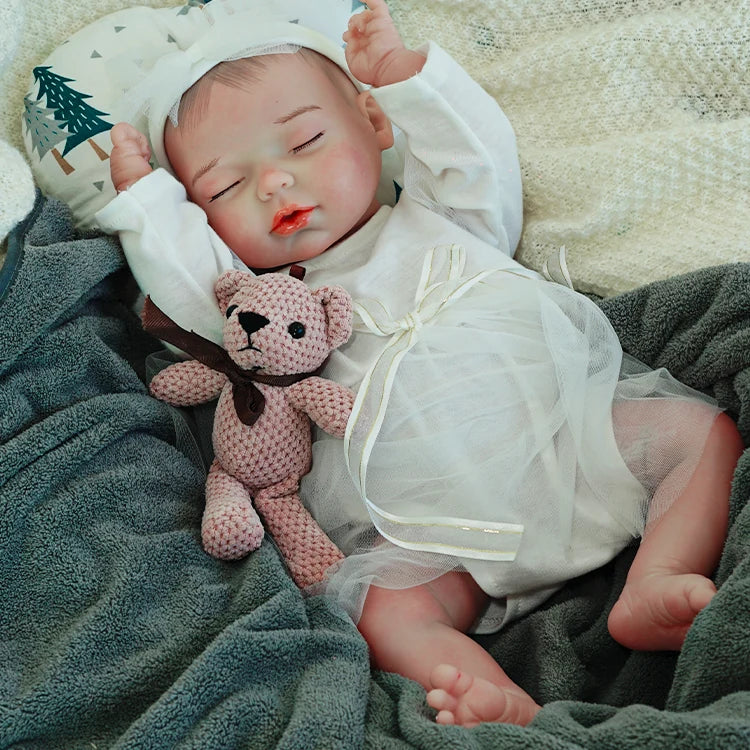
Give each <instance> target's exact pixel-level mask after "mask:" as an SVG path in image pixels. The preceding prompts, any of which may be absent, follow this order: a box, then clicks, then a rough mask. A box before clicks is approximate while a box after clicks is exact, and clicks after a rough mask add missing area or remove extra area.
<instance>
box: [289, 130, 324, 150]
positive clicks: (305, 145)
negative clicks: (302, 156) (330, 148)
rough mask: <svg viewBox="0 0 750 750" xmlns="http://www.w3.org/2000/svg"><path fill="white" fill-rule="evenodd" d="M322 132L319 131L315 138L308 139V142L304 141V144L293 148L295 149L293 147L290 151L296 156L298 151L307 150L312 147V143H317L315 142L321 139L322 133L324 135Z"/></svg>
mask: <svg viewBox="0 0 750 750" xmlns="http://www.w3.org/2000/svg"><path fill="white" fill-rule="evenodd" d="M324 132H325V131H321V132H320V133H318V134H317V135H316V136H314V137H313V138H310V140H309V141H305V142H304V143H303V144H301V145H300V146H295V147H294V148H293V149H292V153H294V154H298V153H299V152H300V151H302V150H303V149H306V148H307V147H308V146H312V145H313V143H315V141H317V140H318V139H319V138H322V137H323V133H324Z"/></svg>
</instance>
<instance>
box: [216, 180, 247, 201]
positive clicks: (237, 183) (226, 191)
mask: <svg viewBox="0 0 750 750" xmlns="http://www.w3.org/2000/svg"><path fill="white" fill-rule="evenodd" d="M241 182H242V180H237V182H233V183H232V184H231V185H229V187H225V188H224V189H223V190H220V191H219V192H218V193H216V195H212V196H211V197H210V198H209V199H208V202H209V203H211V201H215V200H216V199H217V198H221V196H222V195H224V193H228V192H229V191H230V190H231V189H232V188H233V187H237V185H239V184H240V183H241Z"/></svg>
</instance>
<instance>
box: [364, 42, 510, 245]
mask: <svg viewBox="0 0 750 750" xmlns="http://www.w3.org/2000/svg"><path fill="white" fill-rule="evenodd" d="M423 51H426V54H427V61H426V62H425V65H424V68H423V69H422V71H421V72H420V73H419V74H417V75H415V76H413V77H411V78H409V79H407V80H405V81H401V82H399V83H395V84H391V85H389V86H383V87H382V88H379V89H373V90H372V93H373V96H374V97H375V99H376V100H377V101H378V103H379V104H380V105H381V107H382V108H383V110H384V111H385V112H386V114H387V115H388V117H389V118H390V119H391V120H392V122H393V123H394V124H395V125H396V126H397V127H398V128H399V130H401V132H402V135H403V136H405V137H406V148H407V159H406V163H405V168H404V181H405V185H404V189H405V190H407V192H408V193H409V194H410V195H411V196H412V197H413V198H415V199H416V200H418V201H419V202H421V203H423V204H426V205H427V206H428V207H429V208H431V209H432V210H435V211H437V212H439V213H442V214H443V215H445V216H446V217H447V218H449V219H451V220H452V221H455V222H456V223H457V224H459V225H462V226H464V227H465V228H466V229H468V230H469V231H470V232H472V234H474V235H475V236H477V237H479V238H480V239H482V240H484V241H485V242H488V243H489V244H491V245H494V246H496V247H499V248H501V249H502V250H504V251H505V252H508V253H509V254H510V255H512V254H513V253H514V252H515V249H516V245H517V244H518V240H519V238H520V236H521V223H522V196H521V175H520V167H519V163H518V154H517V151H516V138H515V134H514V133H513V129H512V127H511V125H510V123H509V122H508V119H507V118H506V116H505V115H504V114H503V111H502V110H501V109H500V107H499V106H498V104H497V102H496V101H495V100H494V99H493V98H492V97H491V96H490V95H489V94H488V93H487V92H486V91H484V89H482V87H481V86H480V85H479V84H478V83H476V81H474V80H473V79H472V78H471V76H469V75H468V74H467V73H466V72H465V71H464V70H463V69H462V68H461V66H460V65H458V64H457V63H456V62H455V61H454V60H453V59H452V58H451V57H450V56H449V55H448V54H447V53H446V52H445V51H443V50H442V49H441V48H440V47H438V46H437V45H436V44H433V43H430V44H429V45H427V47H426V48H425V50H423Z"/></svg>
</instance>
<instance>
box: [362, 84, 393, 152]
mask: <svg viewBox="0 0 750 750" xmlns="http://www.w3.org/2000/svg"><path fill="white" fill-rule="evenodd" d="M357 106H358V107H359V111H360V112H361V113H362V114H363V115H364V116H365V117H366V118H367V119H368V120H369V121H370V124H371V125H372V127H373V129H374V130H375V140H376V141H377V144H378V146H379V147H380V150H381V151H385V150H386V149H387V148H390V147H391V146H392V145H393V127H392V126H391V121H390V120H389V119H388V117H387V116H386V114H385V112H383V110H382V109H381V108H380V105H379V104H378V103H377V102H376V101H375V97H374V96H373V95H372V94H371V93H370V92H369V91H361V92H360V93H359V94H358V95H357Z"/></svg>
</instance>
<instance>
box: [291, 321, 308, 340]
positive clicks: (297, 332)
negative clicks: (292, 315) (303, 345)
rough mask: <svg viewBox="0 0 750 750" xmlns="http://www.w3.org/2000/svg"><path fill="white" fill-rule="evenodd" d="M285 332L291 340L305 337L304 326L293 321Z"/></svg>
mask: <svg viewBox="0 0 750 750" xmlns="http://www.w3.org/2000/svg"><path fill="white" fill-rule="evenodd" d="M287 331H289V335H290V336H291V337H292V338H293V339H301V338H302V337H303V336H304V335H305V326H303V325H302V323H299V322H298V321H296V320H295V321H294V323H290V324H289V327H288V328H287Z"/></svg>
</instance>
